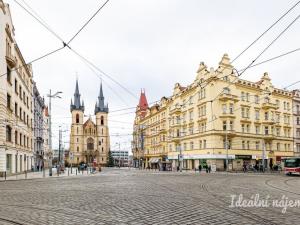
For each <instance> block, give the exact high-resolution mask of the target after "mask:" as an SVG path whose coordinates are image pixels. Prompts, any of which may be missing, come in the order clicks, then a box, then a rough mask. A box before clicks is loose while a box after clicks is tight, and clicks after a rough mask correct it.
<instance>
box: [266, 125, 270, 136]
mask: <svg viewBox="0 0 300 225" xmlns="http://www.w3.org/2000/svg"><path fill="white" fill-rule="evenodd" d="M265 134H266V135H268V134H269V127H268V126H265Z"/></svg>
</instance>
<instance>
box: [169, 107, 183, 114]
mask: <svg viewBox="0 0 300 225" xmlns="http://www.w3.org/2000/svg"><path fill="white" fill-rule="evenodd" d="M180 113H181V106H174V107H173V108H172V109H171V110H170V114H180Z"/></svg>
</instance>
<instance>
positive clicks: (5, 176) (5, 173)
mask: <svg viewBox="0 0 300 225" xmlns="http://www.w3.org/2000/svg"><path fill="white" fill-rule="evenodd" d="M4 180H6V171H5V172H4Z"/></svg>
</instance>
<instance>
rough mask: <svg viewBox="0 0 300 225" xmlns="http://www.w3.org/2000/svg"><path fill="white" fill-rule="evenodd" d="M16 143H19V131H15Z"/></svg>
mask: <svg viewBox="0 0 300 225" xmlns="http://www.w3.org/2000/svg"><path fill="white" fill-rule="evenodd" d="M15 144H16V145H17V144H18V131H15Z"/></svg>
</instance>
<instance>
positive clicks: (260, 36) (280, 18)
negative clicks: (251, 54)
mask: <svg viewBox="0 0 300 225" xmlns="http://www.w3.org/2000/svg"><path fill="white" fill-rule="evenodd" d="M299 3H300V1H298V2H296V4H294V5H293V6H292V7H291V8H290V9H289V10H288V11H286V12H285V13H284V14H283V15H282V16H281V17H279V18H278V20H276V21H275V22H274V23H273V24H272V25H271V26H270V27H269V28H268V29H266V30H265V31H264V32H263V33H261V35H259V36H258V38H256V39H255V40H254V41H253V42H252V43H251V44H250V45H249V46H248V47H246V48H245V49H244V50H243V51H242V52H241V53H240V54H239V55H237V56H236V57H235V58H234V59H233V60H232V61H231V63H233V62H234V61H235V60H237V59H238V58H239V57H240V56H241V55H243V54H244V53H245V52H246V51H247V50H248V49H249V48H250V47H251V46H252V45H254V44H255V43H256V42H257V41H258V40H259V39H261V38H262V37H263V36H264V35H265V34H266V33H267V32H268V31H269V30H271V29H272V28H273V27H274V26H275V25H276V24H277V23H278V22H279V21H280V20H282V19H283V18H284V17H285V16H286V15H287V14H289V12H291V11H292V10H293V9H294V8H295V7H296V6H297V5H298V4H299Z"/></svg>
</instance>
